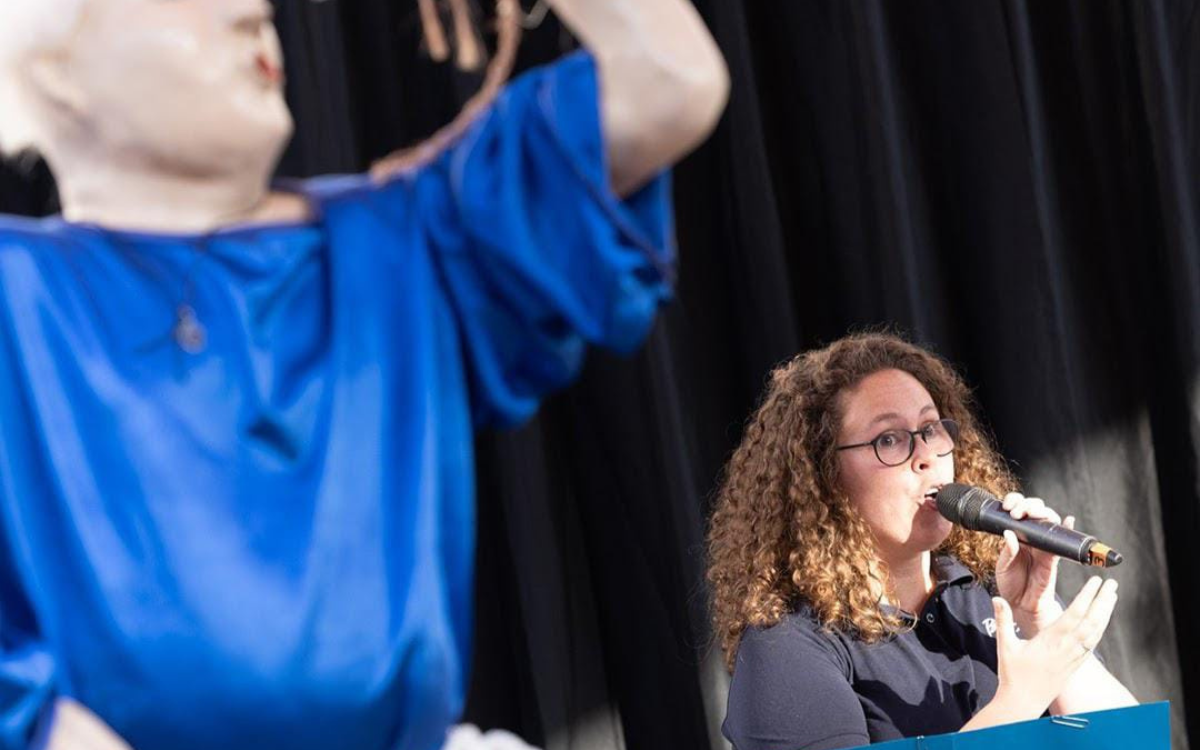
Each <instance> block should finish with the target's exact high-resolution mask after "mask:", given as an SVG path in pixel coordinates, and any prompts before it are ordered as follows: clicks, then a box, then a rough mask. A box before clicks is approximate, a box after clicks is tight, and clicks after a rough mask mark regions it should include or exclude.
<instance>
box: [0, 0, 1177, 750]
mask: <svg viewBox="0 0 1200 750" xmlns="http://www.w3.org/2000/svg"><path fill="white" fill-rule="evenodd" d="M527 2H528V0H527ZM276 4H277V6H278V22H279V28H280V33H281V36H282V38H283V42H284V47H285V50H286V52H287V57H288V67H287V71H288V76H289V84H288V96H289V99H290V101H291V103H292V106H293V111H294V113H295V115H296V120H297V126H298V127H297V133H296V138H295V139H294V142H293V143H292V145H291V147H290V149H289V151H288V153H287V154H286V156H285V158H284V162H283V165H282V167H281V172H282V173H283V174H288V175H311V174H318V173H323V172H331V171H354V170H360V169H362V168H364V167H365V166H366V165H367V164H368V163H369V162H370V161H371V160H372V159H374V158H377V157H379V156H381V155H383V154H385V153H387V152H388V151H390V150H391V149H393V148H396V147H398V146H401V145H405V144H411V143H412V142H414V141H416V140H418V139H419V138H420V137H421V136H422V135H423V134H426V133H428V132H430V131H431V130H432V129H433V128H434V127H436V126H437V125H439V124H441V123H443V122H445V121H447V120H448V119H449V118H450V117H451V116H452V115H453V114H454V112H455V111H456V109H457V105H458V103H459V102H460V101H462V99H463V98H465V97H466V96H467V95H469V94H470V93H471V91H472V90H473V88H474V86H475V85H477V83H478V79H477V77H475V76H472V75H467V74H462V73H457V72H455V71H453V70H452V69H450V68H449V67H448V66H438V65H434V64H433V63H431V62H430V61H429V60H428V59H426V58H425V57H424V55H423V54H422V52H421V51H420V50H419V40H418V36H419V24H418V23H417V16H416V10H415V3H414V2H412V0H329V1H326V2H309V1H308V0H277V3H276ZM696 4H697V6H698V7H699V8H700V10H701V12H702V14H703V15H704V17H705V19H706V20H707V21H708V23H709V25H710V27H711V28H712V29H713V32H714V34H715V36H716V38H717V40H718V42H719V43H720V45H721V46H722V48H723V50H724V51H725V54H726V56H727V59H728V62H729V67H730V71H731V75H732V81H733V93H732V99H731V102H730V107H729V110H728V112H727V114H726V116H725V117H724V119H723V121H722V123H721V125H720V126H719V128H718V130H717V132H716V134H715V135H714V136H713V138H712V139H711V140H710V141H709V142H708V143H707V144H706V145H705V146H704V147H703V148H702V149H701V150H700V151H698V152H697V153H696V154H694V155H693V156H692V157H690V158H689V159H688V160H687V161H686V162H684V163H683V164H682V165H680V167H679V168H678V170H677V171H676V184H675V193H676V199H677V217H678V219H677V220H678V238H679V247H680V251H681V255H682V266H681V272H680V283H679V294H678V300H677V301H676V303H675V304H674V305H673V306H672V307H671V308H669V309H668V310H666V311H665V312H664V314H663V316H662V318H661V320H660V322H659V324H658V327H657V329H656V330H655V332H654V333H653V335H652V337H651V340H650V342H649V345H648V346H647V347H646V348H645V349H644V350H643V351H642V352H641V353H640V354H638V355H637V356H635V357H633V358H632V359H627V360H623V359H618V358H615V357H612V356H610V355H606V354H603V353H595V354H593V356H592V358H591V360H590V363H589V365H588V368H587V370H586V372H585V374H584V376H583V378H582V379H581V381H580V382H579V383H578V384H577V385H575V386H574V387H572V388H571V389H570V390H568V391H566V392H564V393H562V394H560V395H558V396H556V397H554V398H553V399H551V400H550V402H549V403H548V404H547V406H546V408H544V409H543V411H542V413H541V416H539V418H538V419H537V420H536V421H534V422H532V423H531V424H529V425H527V426H525V427H524V428H522V429H520V430H517V431H515V432H511V433H505V434H489V435H483V436H481V437H480V439H479V464H480V466H479V469H480V486H481V491H480V497H479V506H480V531H479V565H478V575H477V605H478V610H477V627H476V655H475V661H474V678H473V681H472V688H471V694H470V698H469V707H468V716H467V718H468V719H469V720H472V721H475V722H477V723H480V724H482V725H485V726H503V727H507V728H510V729H513V730H515V731H518V732H519V733H521V734H522V735H523V736H525V737H526V738H527V739H529V740H530V741H532V742H536V743H539V744H540V745H544V746H545V747H547V748H550V749H551V750H565V749H566V748H570V749H571V750H602V749H603V750H609V749H610V748H613V749H615V748H621V747H628V748H631V749H632V750H659V749H661V748H702V747H707V746H709V744H710V743H711V746H712V747H718V746H719V742H720V739H719V734H718V732H719V724H720V721H721V720H722V718H723V714H724V690H725V684H726V678H725V675H724V672H723V669H722V667H721V659H720V655H719V653H718V652H717V651H716V650H714V649H713V648H712V647H711V645H710V642H709V631H708V625H707V623H708V615H707V610H706V607H707V602H706V594H705V590H704V586H703V565H704V562H703V555H704V544H703V536H704V522H705V517H706V514H707V511H708V506H709V503H710V501H711V498H712V495H713V492H714V489H715V487H716V483H717V480H718V477H719V472H720V470H721V467H722V465H723V463H724V460H725V458H726V457H727V455H728V454H729V452H730V451H731V450H732V448H733V446H734V445H735V444H736V443H737V441H738V439H739V438H740V433H741V425H742V424H743V422H744V420H745V419H746V417H747V415H748V414H749V412H750V410H751V409H752V407H753V405H754V403H755V400H756V398H757V397H758V394H759V392H760V389H761V387H762V385H763V383H764V378H765V376H766V373H767V372H768V370H769V369H770V368H771V366H772V365H773V364H775V363H777V362H779V361H780V360H782V359H785V358H787V357H789V356H791V355H792V354H794V353H796V352H798V351H800V350H803V349H805V348H808V347H811V346H815V345H818V344H821V343H823V342H828V341H830V340H832V339H835V338H837V337H839V336H841V335H843V334H844V333H846V332H847V331H848V330H853V329H862V328H864V327H877V326H880V325H887V326H890V327H892V328H894V329H897V330H901V331H904V332H907V333H908V334H909V335H910V336H912V337H913V338H915V339H916V340H918V341H922V342H925V343H928V344H930V345H931V346H933V347H934V348H935V349H936V350H938V351H940V352H941V353H943V354H944V355H946V356H947V357H949V358H950V359H951V360H952V361H954V362H955V363H956V364H957V365H959V366H960V368H961V369H962V371H963V372H964V373H965V374H966V376H967V379H968V381H969V382H970V383H971V384H972V385H973V386H975V387H976V389H977V394H978V397H979V400H980V402H981V405H982V407H983V410H984V412H985V418H986V420H987V421H988V422H989V424H990V425H991V427H992V429H993V431H994V433H995V435H996V438H997V441H998V443H999V445H1000V447H1001V449H1002V450H1003V452H1004V453H1005V454H1006V455H1007V456H1008V457H1009V458H1010V459H1011V461H1012V462H1013V464H1014V468H1015V470H1016V471H1017V473H1018V475H1019V476H1020V477H1021V478H1022V480H1023V481H1024V482H1025V488H1026V490H1027V492H1028V493H1030V494H1037V495H1039V496H1042V497H1044V498H1046V499H1047V500H1048V501H1049V502H1050V504H1051V505H1054V506H1055V507H1057V508H1058V509H1059V510H1061V511H1063V512H1064V515H1065V513H1067V512H1070V513H1073V514H1075V515H1077V516H1078V517H1079V526H1080V527H1082V528H1084V529H1087V530H1089V531H1091V532H1092V533H1095V534H1097V535H1098V536H1100V537H1101V538H1103V539H1105V540H1106V541H1109V542H1110V543H1111V544H1113V545H1114V546H1115V547H1117V548H1118V549H1121V550H1122V551H1124V552H1125V553H1126V562H1125V564H1124V565H1122V566H1121V567H1120V568H1118V569H1116V571H1115V576H1116V577H1117V578H1119V579H1120V580H1121V582H1122V586H1121V604H1120V606H1119V609H1118V614H1117V616H1116V619H1115V620H1114V623H1113V625H1112V626H1111V627H1110V628H1109V631H1108V635H1107V636H1106V638H1105V641H1104V644H1103V646H1102V647H1101V651H1102V653H1103V654H1104V655H1105V658H1106V660H1107V662H1108V664H1109V666H1110V668H1111V669H1112V671H1113V672H1114V673H1116V674H1117V676H1118V677H1120V678H1121V679H1122V680H1124V681H1125V682H1126V684H1128V685H1130V687H1131V688H1132V689H1133V690H1134V692H1135V694H1137V695H1138V697H1139V698H1141V699H1143V700H1160V699H1170V700H1171V701H1172V703H1173V712H1172V721H1173V724H1174V740H1175V745H1174V746H1175V748H1177V749H1178V750H1186V748H1187V747H1188V745H1187V731H1188V730H1190V732H1191V733H1192V734H1193V736H1200V734H1197V733H1200V644H1198V642H1197V640H1196V638H1195V636H1194V631H1193V626H1194V623H1195V622H1196V612H1195V604H1194V602H1195V597H1196V594H1197V592H1198V589H1200V563H1198V562H1197V561H1196V555H1195V553H1194V548H1193V546H1192V545H1193V544H1196V541H1195V540H1197V539H1200V470H1198V468H1200V467H1198V463H1197V459H1198V457H1200V372H1198V367H1200V334H1198V333H1197V323H1200V153H1198V151H1200V12H1198V10H1197V9H1198V8H1200V0H1144V1H1140V0H1126V1H1124V2H1120V1H1117V0H1074V1H1066V0H1063V1H1060V0H1023V1H1021V0H1012V1H1006V2H999V1H988V0H977V1H976V2H971V3H961V2H932V1H926V2H906V3H895V2H886V0H875V1H867V0H861V1H853V2H851V1H847V0H825V1H823V2H817V1H816V0H787V1H786V2H784V1H779V2H762V1H761V0H759V1H754V0H745V1H742V0H696ZM527 8H528V5H527ZM572 44H573V43H572V41H571V39H570V38H569V36H568V35H566V34H565V33H564V32H563V31H562V30H561V29H560V28H559V27H558V26H557V25H556V23H555V22H554V20H553V18H552V17H551V19H549V20H548V21H547V22H546V23H544V24H543V25H542V26H541V27H539V28H537V29H536V30H535V31H533V32H532V33H531V34H530V35H529V36H528V37H527V39H526V42H525V45H524V47H523V50H522V53H521V64H522V66H527V65H530V64H535V63H538V62H544V61H547V60H550V59H553V58H554V57H555V56H557V55H558V54H560V53H561V52H562V51H563V50H565V49H568V48H569V47H570V46H571V45H572ZM55 209H56V206H55V199H54V196H53V186H52V183H51V181H50V180H49V178H48V175H47V174H46V172H45V169H44V167H43V166H42V165H39V164H36V163H31V162H26V163H25V164H23V165H20V169H14V168H7V169H5V170H3V171H0V210H3V211H8V212H14V213H27V214H41V213H47V212H51V211H54V210H55ZM1067 567H1068V566H1064V569H1065V568H1067ZM1070 567H1071V568H1072V569H1071V570H1068V571H1066V575H1065V581H1064V583H1063V585H1062V587H1061V591H1062V593H1063V594H1064V595H1065V596H1067V597H1068V598H1069V597H1070V596H1072V595H1073V594H1074V592H1075V590H1076V589H1077V588H1078V586H1079V585H1080V583H1081V582H1082V571H1081V570H1080V569H1079V568H1078V567H1075V566H1070Z"/></svg>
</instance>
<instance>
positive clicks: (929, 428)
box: [837, 419, 958, 466]
mask: <svg viewBox="0 0 1200 750" xmlns="http://www.w3.org/2000/svg"><path fill="white" fill-rule="evenodd" d="M917 435H920V436H921V439H922V440H924V441H925V444H926V445H928V446H929V447H930V448H932V449H933V451H934V453H936V454H938V455H939V456H948V455H950V454H951V453H952V452H953V451H954V446H955V445H956V444H957V443H958V422H955V421H954V420H953V419H939V420H938V421H936V422H930V423H929V424H926V425H922V426H921V428H920V429H917V430H887V431H886V432H881V433H879V434H878V435H876V436H875V439H874V440H870V441H868V442H866V443H855V444H854V445H839V446H837V449H838V450H840V451H845V450H850V449H851V448H866V447H867V446H868V445H869V446H871V447H872V448H874V449H875V458H878V459H879V463H881V464H883V465H884V466H899V465H900V464H902V463H904V462H905V461H907V460H908V459H910V458H912V455H913V452H914V451H916V449H917Z"/></svg>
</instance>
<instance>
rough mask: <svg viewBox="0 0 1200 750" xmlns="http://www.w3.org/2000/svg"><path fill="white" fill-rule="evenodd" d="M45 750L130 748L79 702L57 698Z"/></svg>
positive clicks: (124, 749)
mask: <svg viewBox="0 0 1200 750" xmlns="http://www.w3.org/2000/svg"><path fill="white" fill-rule="evenodd" d="M46 750H130V747H129V745H128V744H127V743H126V742H125V740H123V739H121V738H120V737H119V736H117V733H116V732H114V731H113V730H112V729H110V728H109V726H108V725H107V724H105V723H104V721H103V720H102V719H101V718H100V717H99V716H97V715H96V714H94V713H92V712H91V711H90V710H88V708H87V707H86V706H84V705H83V704H82V703H78V702H77V701H73V700H71V699H70V698H59V699H57V700H56V701H55V702H54V715H53V720H52V723H51V724H50V738H49V739H48V740H47V741H46Z"/></svg>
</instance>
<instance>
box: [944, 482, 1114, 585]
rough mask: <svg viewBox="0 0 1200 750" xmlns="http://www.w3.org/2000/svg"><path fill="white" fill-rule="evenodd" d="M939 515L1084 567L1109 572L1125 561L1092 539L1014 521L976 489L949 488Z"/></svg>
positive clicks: (1051, 524) (1057, 527) (993, 498)
mask: <svg viewBox="0 0 1200 750" xmlns="http://www.w3.org/2000/svg"><path fill="white" fill-rule="evenodd" d="M937 507H938V512H939V513H941V514H942V516H943V517H945V518H946V519H947V520H949V521H950V522H952V523H956V524H958V525H959V526H962V527H963V528H964V529H970V530H971V531H983V532H986V533H988V534H996V535H998V536H1002V535H1003V534H1004V532H1005V531H1012V532H1013V533H1014V534H1016V535H1017V539H1018V540H1020V541H1021V542H1024V543H1025V544H1027V545H1029V546H1030V547H1033V548H1034V549H1040V550H1043V551H1045V552H1049V553H1050V554H1053V555H1058V556H1059V557H1065V558H1067V559H1068V560H1074V561H1076V562H1078V563H1081V564H1083V565H1093V566H1095V567H1098V568H1111V567H1113V566H1114V565H1120V564H1121V560H1123V559H1124V558H1123V557H1122V556H1121V553H1120V552H1117V551H1116V550H1115V549H1113V548H1112V547H1109V546H1108V545H1107V544H1101V543H1100V541H1099V540H1098V539H1096V537H1094V536H1089V535H1088V534H1084V533H1083V532H1081V531H1075V530H1074V529H1068V528H1065V527H1063V526H1062V525H1061V524H1057V523H1054V522H1052V521H1035V520H1033V519H1031V518H1022V519H1020V520H1017V519H1015V518H1013V517H1012V516H1011V515H1009V513H1008V511H1006V510H1004V508H1003V507H1002V504H1001V502H1000V501H999V500H997V499H996V496H995V495H993V494H991V493H990V492H988V491H987V490H982V489H980V488H978V487H970V486H968V485H965V484H948V485H946V486H945V487H942V489H940V490H939V491H938V493H937Z"/></svg>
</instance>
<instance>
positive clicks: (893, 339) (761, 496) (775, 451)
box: [708, 333, 1017, 669]
mask: <svg viewBox="0 0 1200 750" xmlns="http://www.w3.org/2000/svg"><path fill="white" fill-rule="evenodd" d="M891 369H896V370H903V371H904V372H907V373H909V374H910V375H912V376H913V377H915V378H916V379H917V380H918V381H920V382H921V384H922V385H923V386H924V387H925V389H926V390H927V391H929V394H930V396H932V397H933V401H934V404H935V405H936V406H937V408H938V411H939V412H940V414H941V416H942V417H943V418H949V419H953V420H955V421H957V422H958V423H959V426H960V431H961V434H960V437H959V440H958V441H957V443H956V446H955V451H954V461H955V475H956V476H955V481H958V482H962V483H964V484H971V485H976V486H979V487H983V488H985V489H987V490H988V491H990V492H992V493H994V494H997V495H1003V494H1005V493H1006V492H1011V491H1014V490H1015V489H1016V488H1017V482H1016V480H1015V478H1014V477H1013V476H1012V474H1011V473H1010V472H1009V470H1008V467H1007V465H1006V464H1005V462H1004V460H1003V458H1001V457H1000V455H999V454H998V453H997V452H996V451H995V449H994V448H992V446H991V443H990V441H989V439H988V437H987V436H986V435H985V434H984V433H983V431H982V429H981V428H980V426H979V423H978V421H977V420H976V418H975V416H974V414H973V407H974V401H973V398H972V396H971V392H970V390H969V389H968V388H967V386H966V384H965V383H964V382H963V380H962V378H960V377H959V376H958V374H957V373H956V372H955V371H954V370H953V369H952V368H951V367H950V365H949V364H948V363H947V362H945V361H944V360H943V359H942V358H940V357H938V356H937V355H935V354H933V353H931V352H929V351H927V350H925V349H923V348H921V347H919V346H916V345H914V344H911V343H909V342H908V341H905V340H904V339H902V338H899V337H897V336H894V335H891V334H887V333H860V334H854V335H851V336H847V337H845V338H842V339H840V340H838V341H836V342H834V343H833V344H830V345H829V346H827V347H825V348H823V349H818V350H815V351H810V352H807V353H805V354H801V355H799V356H797V357H795V358H794V359H792V360H790V361H789V362H787V363H785V364H783V365H781V366H779V367H777V368H776V369H775V370H774V371H773V372H772V373H771V378H770V382H769V384H768V385H767V389H766V393H765V394H764V396H763V399H762V402H761V404H760V405H759V407H758V410H757V411H756V412H755V413H754V416H753V417H752V418H751V420H750V422H749V424H748V426H747V428H746V432H745V435H744V436H743V438H742V442H741V445H739V446H738V448H737V450H736V451H735V452H734V454H733V457H732V458H731V459H730V461H729V464H728V466H727V467H726V470H725V480H724V482H723V484H722V487H721V490H720V493H719V494H718V496H717V501H716V507H715V508H714V511H713V515H712V520H711V523H710V527H709V533H708V551H709V565H708V580H709V583H710V585H711V586H712V595H713V619H714V626H715V633H714V634H715V636H716V637H718V638H719V639H720V641H721V645H722V647H723V648H724V650H725V660H726V666H727V667H729V668H730V669H732V668H733V662H734V657H735V655H736V653H737V647H738V643H739V642H740V640H741V637H742V633H743V632H744V631H745V629H746V628H747V627H750V626H756V627H769V626H771V625H774V624H775V623H777V622H779V620H780V619H781V618H782V617H783V616H784V615H785V614H787V613H789V612H792V611H794V610H796V609H797V608H798V607H799V605H800V604H801V603H807V604H808V605H809V606H810V607H812V609H813V611H814V613H815V614H816V616H817V617H818V618H819V620H820V622H821V623H822V625H823V626H824V627H826V628H827V629H830V630H838V631H842V632H847V633H850V632H852V633H854V634H855V636H856V637H858V638H860V639H862V640H865V641H867V642H874V641H878V640H880V639H881V638H884V637H886V636H887V635H889V634H892V633H896V632H899V631H900V630H901V629H902V628H903V622H902V621H901V620H900V618H899V617H897V616H896V615H894V614H890V613H889V612H887V611H885V610H883V609H882V608H881V607H880V600H879V598H878V592H879V591H880V590H881V589H882V590H883V591H885V592H886V591H889V590H891V586H890V584H889V582H888V580H887V568H886V566H885V565H883V563H882V561H880V560H879V559H878V556H877V554H876V551H875V549H876V548H875V543H874V538H873V536H872V534H871V530H870V529H869V527H868V526H867V524H866V522H864V521H863V519H862V517H861V516H860V515H859V514H858V513H857V512H856V511H855V510H854V509H853V508H852V507H851V505H850V502H849V499H848V498H847V497H846V495H845V493H844V492H842V491H841V490H840V489H839V481H838V461H837V454H836V452H835V447H836V446H835V443H836V442H837V435H838V430H839V428H840V425H841V419H842V413H841V407H842V405H841V401H840V399H839V396H840V394H842V393H843V392H844V391H845V390H846V389H848V388H852V387H853V386H854V385H856V384H857V383H859V382H860V381H861V380H862V379H863V378H865V377H866V376H868V375H870V374H872V373H875V372H879V371H881V370H891ZM1001 544H1002V540H1001V539H1000V538H999V537H996V536H991V535H988V534H981V533H979V532H973V531H967V530H965V529H962V528H961V527H958V526H956V527H955V528H954V530H953V531H952V532H951V533H950V535H949V537H947V539H946V541H945V542H943V543H942V545H941V546H940V547H939V548H938V549H937V552H938V553H941V554H949V555H952V556H954V557H956V558H957V559H958V560H960V561H961V562H962V563H963V564H965V565H966V566H967V567H968V568H970V569H971V571H972V572H973V573H975V575H976V576H977V577H979V578H980V579H987V578H990V577H991V576H992V575H993V573H994V570H995V566H996V558H997V556H998V555H999V552H1000V548H1001ZM873 584H874V585H873ZM873 592H874V593H873Z"/></svg>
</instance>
